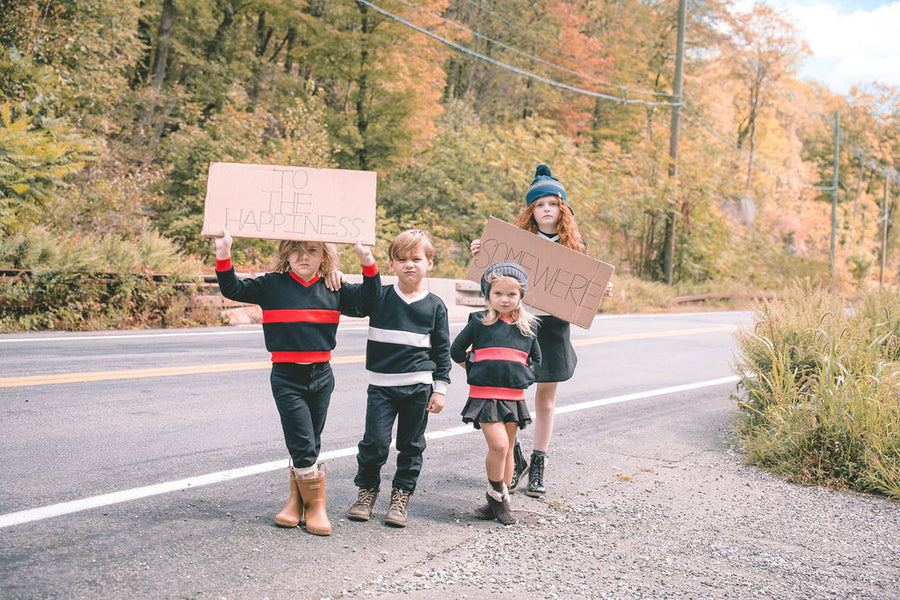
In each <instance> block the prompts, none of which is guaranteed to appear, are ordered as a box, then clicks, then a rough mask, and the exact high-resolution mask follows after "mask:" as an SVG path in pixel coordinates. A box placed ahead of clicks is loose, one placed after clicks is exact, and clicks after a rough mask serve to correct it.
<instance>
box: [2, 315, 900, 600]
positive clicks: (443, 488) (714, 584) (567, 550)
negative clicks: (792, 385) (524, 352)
mask: <svg viewBox="0 0 900 600" xmlns="http://www.w3.org/2000/svg"><path fill="white" fill-rule="evenodd" d="M749 320H750V315H748V314H747V313H694V314H682V315H656V316H651V317H639V316H621V317H602V318H598V319H597V320H596V321H595V323H594V326H593V327H592V329H591V330H590V331H583V330H580V329H573V332H574V339H575V340H576V344H577V350H578V353H579V360H580V363H579V367H578V370H577V372H576V376H575V377H574V378H573V379H572V380H571V381H570V382H567V383H565V384H562V385H561V386H560V397H559V414H558V415H557V418H556V430H555V433H554V441H553V445H552V447H551V452H550V462H549V465H548V471H547V483H548V488H549V491H548V494H547V495H546V496H545V497H544V498H541V499H533V498H528V497H526V496H525V495H524V494H521V493H514V494H513V508H514V509H515V511H516V515H517V516H518V517H519V523H517V524H516V525H514V526H511V527H503V526H501V525H500V524H498V523H496V522H484V521H479V520H477V519H475V518H474V517H473V516H472V515H471V510H472V508H474V507H475V506H477V505H479V504H481V503H483V499H484V491H485V488H486V482H485V481H484V479H485V478H484V470H483V461H484V452H485V447H484V441H483V439H482V437H481V435H480V433H477V432H474V431H472V430H471V429H468V428H465V427H463V426H462V424H461V422H460V421H459V417H458V413H459V410H460V409H461V408H462V405H463V403H464V398H465V386H464V385H463V379H464V377H463V374H462V371H461V370H458V369H457V368H454V373H453V377H454V384H453V385H452V386H451V394H450V396H449V397H448V407H447V408H446V409H445V411H444V412H443V413H442V414H441V415H437V416H435V417H433V418H432V419H431V421H430V423H429V429H428V431H429V437H430V439H429V445H428V450H427V451H426V454H425V467H424V469H423V474H422V476H421V478H420V481H419V488H418V490H417V492H416V494H415V495H414V496H413V498H412V500H411V503H410V509H409V518H410V525H409V526H408V527H407V528H405V529H396V528H390V527H386V526H384V525H383V524H382V522H381V519H382V518H383V514H384V511H385V510H386V507H387V494H386V493H385V494H383V495H382V497H381V498H379V503H378V505H377V506H376V515H375V518H373V520H371V521H369V522H367V523H356V522H351V521H348V520H346V519H344V518H343V516H344V513H345V511H346V508H347V507H348V506H349V504H350V503H351V502H352V501H353V499H354V498H355V495H356V490H355V488H354V487H353V484H352V479H353V475H354V474H355V458H354V457H355V444H356V442H358V440H359V437H360V435H361V433H362V419H363V415H362V411H363V410H364V405H365V404H364V393H362V392H361V391H362V390H364V389H365V384H364V374H363V373H362V365H361V364H360V363H359V360H358V357H359V356H361V355H362V353H363V351H364V350H363V348H364V333H365V332H364V326H363V325H362V324H358V323H349V324H347V325H346V326H343V325H342V333H341V337H340V338H339V351H338V353H336V359H335V370H336V379H337V381H338V389H337V391H336V392H335V396H334V398H333V400H332V407H331V410H330V412H329V420H328V424H327V426H326V431H325V434H324V436H323V457H324V458H325V459H326V460H327V461H328V464H329V476H328V509H329V514H330V516H331V520H332V523H333V525H334V533H333V534H332V535H331V536H330V537H325V538H323V537H317V536H312V535H310V534H308V533H306V532H305V531H303V530H302V529H299V528H298V529H292V530H285V529H280V528H278V527H276V526H274V525H273V523H272V520H271V519H272V516H273V515H274V513H275V512H277V511H278V510H279V509H280V508H281V506H282V504H283V502H284V498H285V497H286V492H287V474H286V468H285V467H282V466H281V464H282V461H283V462H284V465H286V457H285V452H284V449H283V444H282V441H281V436H280V430H279V428H278V423H277V414H276V412H275V409H274V406H272V401H271V398H270V397H269V389H268V381H267V380H268V371H267V369H266V368H265V367H264V363H265V360H266V356H265V353H264V352H263V351H262V350H261V347H262V341H261V334H260V333H259V331H258V330H257V329H254V328H245V329H234V328H222V329H211V330H199V331H197V330H195V331H192V332H180V333H181V335H170V334H171V333H173V332H145V333H143V334H141V333H137V332H135V333H123V334H98V335H59V334H42V335H39V336H0V364H3V365H4V367H3V371H2V372H0V422H2V425H0V432H2V435H0V449H2V452H0V478H2V481H3V482H4V485H3V486H2V489H0V597H2V598H4V599H5V598H125V597H127V598H216V599H218V598H336V597H348V598H366V597H409V598H446V597H453V598H463V597H466V598H485V597H499V596H502V597H505V598H588V597H596V598H601V597H609V598H719V597H721V598H757V597H763V598H898V597H900V595H898V581H900V539H898V537H900V534H898V533H897V532H898V531H900V512H898V510H897V509H898V504H897V503H896V502H891V501H888V500H885V499H882V498H876V497H871V496H863V495H857V494H847V493H840V492H833V491H828V490H823V489H819V488H807V487H801V486H795V485H791V484H787V483H785V482H783V481H781V480H779V479H778V478H775V477H771V476H768V475H766V474H765V473H761V472H759V471H757V470H756V469H753V468H750V467H747V466H745V465H744V464H743V462H742V460H741V456H740V452H739V448H736V447H735V446H734V445H733V444H732V443H731V434H730V425H729V424H730V422H731V421H732V419H733V418H734V399H733V398H732V397H731V394H732V392H733V391H734V389H733V387H734V378H733V375H732V374H731V367H730V362H731V352H732V345H733V341H732V338H731V333H732V331H733V327H734V326H736V325H738V324H742V323H744V324H746V323H748V322H749ZM458 328H459V325H458V324H457V325H455V330H458ZM23 340H24V341H23ZM258 363H263V365H262V366H260V365H259V364H258ZM217 365H232V367H231V368H227V367H226V368H224V369H223V370H218V371H215V370H213V371H212V372H201V369H207V370H209V369H214V368H216V366H217ZM254 365H256V366H254ZM147 369H185V370H186V371H185V372H175V371H172V372H169V371H167V372H165V373H164V374H158V373H159V372H157V374H153V373H150V372H148V371H147ZM91 373H92V374H97V373H106V375H93V376H92V377H93V378H94V379H96V380H94V381H89V380H88V379H91V377H89V376H88V375H86V374H91ZM110 373H114V374H115V375H110ZM63 374H69V376H70V377H72V378H74V379H75V381H71V382H59V381H58V380H52V379H51V382H50V383H47V382H46V381H43V382H31V383H29V382H28V381H26V380H24V379H22V378H24V377H35V376H38V375H41V376H47V377H51V378H52V377H59V376H61V375H63ZM114 377H121V378H114ZM529 404H530V405H531V406H532V407H533V404H531V401H530V400H529ZM531 434H532V431H531V430H530V429H526V430H525V431H524V432H522V435H521V439H522V441H523V443H524V445H525V447H526V450H527V449H529V448H530V441H531ZM393 459H394V454H393V453H392V455H391V459H390V460H389V462H388V465H387V466H386V467H385V469H384V471H383V481H384V483H383V487H384V488H388V487H389V485H390V476H391V474H392V472H393V471H392V463H393ZM172 482H176V484H175V485H173V484H172ZM178 482H181V483H180V484H178ZM149 486H158V487H157V488H151V487H149ZM166 486H169V487H166ZM163 488H165V489H163Z"/></svg>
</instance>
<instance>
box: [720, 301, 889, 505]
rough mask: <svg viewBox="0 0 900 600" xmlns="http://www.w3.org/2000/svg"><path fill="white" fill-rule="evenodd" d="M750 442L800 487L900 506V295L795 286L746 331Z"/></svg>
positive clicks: (752, 455) (740, 358)
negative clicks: (873, 496)
mask: <svg viewBox="0 0 900 600" xmlns="http://www.w3.org/2000/svg"><path fill="white" fill-rule="evenodd" d="M736 337H737V342H738V346H737V350H736V355H735V361H734V366H735V369H736V371H737V374H738V376H739V377H740V387H741V389H742V392H741V393H740V395H739V397H738V398H737V401H738V407H739V409H740V418H739V420H738V423H737V425H736V430H737V433H738V435H739V440H740V443H741V444H742V445H743V447H744V449H745V453H746V456H747V459H748V461H749V462H750V463H751V464H754V465H757V466H759V467H762V468H765V469H767V470H769V471H772V472H774V473H777V474H779V475H782V476H784V477H786V478H787V479H788V480H790V481H795V482H800V483H807V484H817V485H825V486H829V487H833V488H838V489H848V490H856V491H860V492H868V493H877V494H883V495H885V496H888V497H891V498H894V499H898V500H900V362H898V361H900V296H898V290H897V289H895V288H891V289H888V288H885V289H883V290H880V291H879V290H873V291H864V292H862V293H861V295H860V296H859V297H858V298H856V299H855V300H853V301H852V302H846V301H845V300H844V299H843V298H842V297H840V296H838V295H837V294H834V293H831V292H829V291H826V290H824V289H821V288H816V287H813V286H811V285H809V284H800V283H798V284H795V285H793V286H791V287H790V288H788V289H787V290H785V292H784V294H783V295H782V297H781V298H779V299H777V300H772V301H769V302H766V303H765V304H764V305H762V307H761V308H759V309H758V310H757V311H756V313H755V315H754V326H753V327H752V328H748V329H744V330H741V331H740V332H739V333H738V334H737V335H736Z"/></svg>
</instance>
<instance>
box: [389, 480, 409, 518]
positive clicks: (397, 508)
mask: <svg viewBox="0 0 900 600" xmlns="http://www.w3.org/2000/svg"><path fill="white" fill-rule="evenodd" d="M408 505H409V492H404V491H403V490H398V489H397V488H393V489H392V490H391V505H390V507H388V511H387V514H386V515H385V516H384V524H385V525H393V526H394V527H406V521H407V519H406V509H407V507H408Z"/></svg>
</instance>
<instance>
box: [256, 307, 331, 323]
mask: <svg viewBox="0 0 900 600" xmlns="http://www.w3.org/2000/svg"><path fill="white" fill-rule="evenodd" d="M262 314H263V323H340V321H341V312H340V311H338V310H324V309H320V308H280V309H270V310H264V311H262Z"/></svg>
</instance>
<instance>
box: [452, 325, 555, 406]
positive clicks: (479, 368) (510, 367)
mask: <svg viewBox="0 0 900 600" xmlns="http://www.w3.org/2000/svg"><path fill="white" fill-rule="evenodd" d="M486 313H487V311H478V312H474V313H471V314H470V315H469V322H468V323H467V324H466V326H465V328H464V329H463V330H462V331H460V332H459V335H457V336H456V339H455V340H453V343H452V344H451V345H450V357H451V358H452V359H453V362H456V363H462V362H465V363H466V371H467V373H468V376H467V381H468V383H469V397H470V398H492V399H497V400H522V399H524V397H525V392H524V390H525V389H526V388H527V387H528V386H530V385H531V384H532V383H534V366H535V365H537V364H539V363H540V362H541V348H540V346H539V345H538V342H537V338H536V337H534V336H527V335H522V332H521V331H519V328H518V327H516V326H515V325H513V324H512V323H507V322H506V321H503V320H502V319H498V320H497V321H496V322H495V323H494V324H493V325H489V326H486V325H484V323H482V322H481V319H482V317H484V315H485V314H486ZM470 347H471V349H472V350H471V352H469V348H470Z"/></svg>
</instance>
